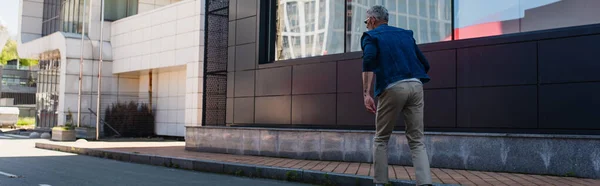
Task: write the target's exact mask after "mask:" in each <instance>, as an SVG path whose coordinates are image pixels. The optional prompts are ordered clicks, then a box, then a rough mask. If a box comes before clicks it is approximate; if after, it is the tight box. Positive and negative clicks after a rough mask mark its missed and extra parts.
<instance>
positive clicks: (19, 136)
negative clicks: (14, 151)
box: [4, 134, 29, 139]
mask: <svg viewBox="0 0 600 186" xmlns="http://www.w3.org/2000/svg"><path fill="white" fill-rule="evenodd" d="M4 135H5V136H8V137H13V138H23V139H24V138H29V136H21V135H14V134H4Z"/></svg>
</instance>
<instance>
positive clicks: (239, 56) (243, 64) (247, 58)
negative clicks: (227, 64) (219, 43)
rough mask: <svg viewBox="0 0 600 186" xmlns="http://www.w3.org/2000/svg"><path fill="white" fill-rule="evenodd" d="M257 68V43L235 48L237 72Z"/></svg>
mask: <svg viewBox="0 0 600 186" xmlns="http://www.w3.org/2000/svg"><path fill="white" fill-rule="evenodd" d="M255 68H256V43H250V44H245V45H239V46H236V47H235V71H241V70H251V69H255Z"/></svg>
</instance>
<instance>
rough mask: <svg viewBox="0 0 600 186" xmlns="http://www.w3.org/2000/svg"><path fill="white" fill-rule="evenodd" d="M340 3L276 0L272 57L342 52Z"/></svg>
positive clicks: (285, 57) (331, 0) (321, 0)
mask: <svg viewBox="0 0 600 186" xmlns="http://www.w3.org/2000/svg"><path fill="white" fill-rule="evenodd" d="M300 3H302V4H300ZM343 7H344V2H343V1H340V0H312V1H311V0H306V1H284V0H277V27H278V28H277V30H276V34H275V37H276V39H275V41H276V43H275V50H276V51H277V52H275V60H286V59H294V58H301V57H310V56H320V55H325V54H335V53H342V52H344V39H343V33H344V26H343V25H344V18H345V17H344V8H343ZM317 21H318V24H317ZM287 37H290V43H289V44H286V42H288V41H286V38H287ZM280 38H283V39H280ZM316 45H319V46H316ZM288 51H289V52H288Z"/></svg>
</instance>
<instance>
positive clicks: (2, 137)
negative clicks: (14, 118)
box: [0, 135, 12, 139]
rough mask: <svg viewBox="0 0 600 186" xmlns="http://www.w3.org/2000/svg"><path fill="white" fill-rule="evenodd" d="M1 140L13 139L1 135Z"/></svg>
mask: <svg viewBox="0 0 600 186" xmlns="http://www.w3.org/2000/svg"><path fill="white" fill-rule="evenodd" d="M0 139H12V138H11V137H8V136H2V135H0Z"/></svg>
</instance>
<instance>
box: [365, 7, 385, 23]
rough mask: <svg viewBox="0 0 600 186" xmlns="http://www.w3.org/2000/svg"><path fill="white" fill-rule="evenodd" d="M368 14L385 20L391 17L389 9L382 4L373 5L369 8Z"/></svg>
mask: <svg viewBox="0 0 600 186" xmlns="http://www.w3.org/2000/svg"><path fill="white" fill-rule="evenodd" d="M367 15H368V16H371V17H374V18H375V19H377V20H383V21H388V20H389V17H390V14H389V13H388V10H387V9H386V8H385V7H383V6H381V5H375V6H373V7H371V8H370V9H369V10H367Z"/></svg>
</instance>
